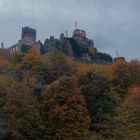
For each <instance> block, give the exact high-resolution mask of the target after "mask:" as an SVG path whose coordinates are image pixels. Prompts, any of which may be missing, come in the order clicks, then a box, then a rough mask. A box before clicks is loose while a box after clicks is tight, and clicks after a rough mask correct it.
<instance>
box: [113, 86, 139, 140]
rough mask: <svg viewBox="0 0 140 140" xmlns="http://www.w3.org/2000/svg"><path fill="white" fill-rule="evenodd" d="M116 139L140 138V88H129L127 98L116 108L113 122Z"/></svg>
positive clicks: (136, 139)
mask: <svg viewBox="0 0 140 140" xmlns="http://www.w3.org/2000/svg"><path fill="white" fill-rule="evenodd" d="M114 127H115V131H114V137H115V138H116V139H128V140H132V139H135V140H139V138H140V131H139V130H140V87H139V86H132V87H129V90H128V96H127V97H126V98H125V100H124V101H123V102H122V103H121V104H120V105H119V106H118V108H117V115H116V116H115V120H114Z"/></svg>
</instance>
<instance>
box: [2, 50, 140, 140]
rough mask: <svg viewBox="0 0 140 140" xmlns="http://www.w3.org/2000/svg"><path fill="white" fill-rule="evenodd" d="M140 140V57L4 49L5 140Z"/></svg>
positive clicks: (3, 116)
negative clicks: (88, 59)
mask: <svg viewBox="0 0 140 140" xmlns="http://www.w3.org/2000/svg"><path fill="white" fill-rule="evenodd" d="M2 139H3V140H140V62H139V61H137V60H132V61H130V62H126V61H123V60H117V61H116V62H114V63H112V64H110V65H97V64H86V63H78V62H75V61H74V60H72V59H70V58H68V57H67V56H65V55H64V54H63V53H62V52H59V51H55V50H54V51H51V52H50V53H49V54H48V55H46V56H43V55H40V53H39V52H38V50H37V49H36V48H32V49H30V50H29V51H28V53H27V54H24V53H21V52H14V53H12V54H10V53H8V52H0V140H2Z"/></svg>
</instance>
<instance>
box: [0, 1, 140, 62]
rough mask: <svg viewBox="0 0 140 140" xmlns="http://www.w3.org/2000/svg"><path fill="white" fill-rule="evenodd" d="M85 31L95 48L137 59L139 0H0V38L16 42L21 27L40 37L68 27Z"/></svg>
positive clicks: (6, 42)
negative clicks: (29, 28) (28, 28)
mask: <svg viewBox="0 0 140 140" xmlns="http://www.w3.org/2000/svg"><path fill="white" fill-rule="evenodd" d="M75 21H77V22H78V28H80V29H83V30H85V31H87V37H88V38H91V39H93V40H94V42H95V47H96V48H97V49H98V51H102V52H106V53H109V54H111V55H112V56H113V57H115V56H116V50H118V52H119V55H120V56H124V57H126V58H127V59H128V60H129V59H135V58H138V59H140V35H139V34H140V0H0V41H1V42H2V41H3V42H4V43H5V46H6V47H8V46H10V45H13V44H15V43H17V41H18V40H19V39H20V36H21V28H22V27H23V26H30V27H33V28H36V29H37V39H38V40H41V41H42V42H43V43H44V40H45V39H46V38H48V37H49V36H51V35H53V36H55V37H56V38H59V34H60V33H62V32H65V30H68V35H69V37H70V36H71V35H72V32H73V30H74V28H75V27H74V22H75Z"/></svg>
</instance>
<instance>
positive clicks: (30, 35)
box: [21, 26, 36, 45]
mask: <svg viewBox="0 0 140 140" xmlns="http://www.w3.org/2000/svg"><path fill="white" fill-rule="evenodd" d="M21 40H22V41H23V42H25V43H26V44H29V45H32V44H34V43H35V42H36V30H35V29H33V28H29V27H27V26H26V27H23V28H22V35H21Z"/></svg>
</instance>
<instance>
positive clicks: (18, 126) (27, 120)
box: [4, 83, 45, 140]
mask: <svg viewBox="0 0 140 140" xmlns="http://www.w3.org/2000/svg"><path fill="white" fill-rule="evenodd" d="M4 108H5V109H6V110H7V111H8V112H9V114H10V116H9V119H8V124H9V125H8V126H9V129H10V135H11V138H12V139H14V140H19V139H20V140H38V139H41V138H42V139H43V138H44V137H45V130H44V124H43V122H42V120H41V116H40V111H39V105H38V102H37V100H36V98H35V97H34V96H33V95H32V93H31V92H30V90H29V89H28V87H26V86H25V85H24V84H23V83H15V84H13V86H12V87H11V88H9V89H7V95H6V103H5V107H4ZM44 139H45V138H44Z"/></svg>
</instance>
